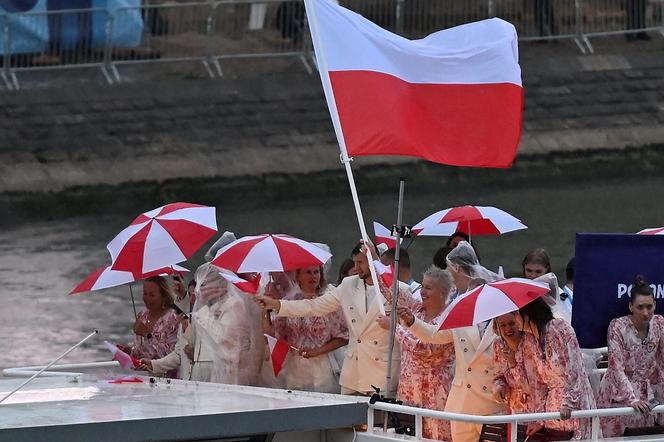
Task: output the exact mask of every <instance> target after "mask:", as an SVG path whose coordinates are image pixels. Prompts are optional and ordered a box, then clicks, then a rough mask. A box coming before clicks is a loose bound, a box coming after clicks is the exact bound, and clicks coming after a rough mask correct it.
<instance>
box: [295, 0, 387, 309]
mask: <svg viewBox="0 0 664 442" xmlns="http://www.w3.org/2000/svg"><path fill="white" fill-rule="evenodd" d="M313 3H314V0H304V5H305V9H306V12H307V21H308V23H309V31H310V32H311V40H312V42H313V44H314V50H315V55H316V65H317V67H318V73H319V74H320V79H321V83H322V84H323V90H324V91H325V100H326V101H327V107H328V109H329V110H330V117H331V118H332V126H333V127H334V133H335V135H336V137H337V142H338V143H339V150H340V151H341V162H342V163H343V165H344V168H345V169H346V176H347V177H348V184H349V186H350V194H351V196H352V198H353V206H354V207H355V215H356V216H357V222H358V223H359V225H360V234H361V235H362V240H364V241H368V240H369V236H368V235H367V230H366V228H365V225H364V216H363V215H362V208H361V207H360V199H359V197H358V195H357V188H356V187H355V179H354V177H353V170H352V169H351V167H350V162H351V161H352V159H351V158H349V157H348V151H347V149H346V140H345V139H344V134H343V130H342V128H341V121H340V120H339V111H338V110H337V103H336V101H335V100H334V91H333V90H332V84H331V82H330V74H329V71H328V68H327V61H326V57H325V48H324V46H323V43H322V42H321V40H320V35H319V34H318V29H319V28H318V18H317V17H316V10H315V9H316V8H315V6H314V4H313ZM367 252H368V253H367V261H369V271H370V273H371V280H372V281H373V285H374V290H375V291H376V296H375V297H374V299H375V300H376V301H377V302H378V309H379V310H380V312H381V314H385V307H384V306H383V302H381V301H380V299H381V298H382V294H381V293H380V290H379V288H378V277H377V276H376V268H375V267H374V264H373V258H372V256H371V251H369V250H368V251H367ZM383 299H384V298H383Z"/></svg>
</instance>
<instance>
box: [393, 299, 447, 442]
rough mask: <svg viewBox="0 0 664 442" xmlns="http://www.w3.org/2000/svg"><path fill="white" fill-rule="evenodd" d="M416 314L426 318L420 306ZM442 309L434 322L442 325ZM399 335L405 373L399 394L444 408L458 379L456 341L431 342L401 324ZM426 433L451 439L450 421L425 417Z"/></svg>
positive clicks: (410, 402) (411, 401)
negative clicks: (418, 336)
mask: <svg viewBox="0 0 664 442" xmlns="http://www.w3.org/2000/svg"><path fill="white" fill-rule="evenodd" d="M414 314H415V317H417V318H419V319H421V320H423V321H424V315H425V311H424V308H420V309H418V310H416V311H415V312H414ZM441 320H442V312H441V313H440V314H439V315H438V316H436V317H435V318H433V319H432V320H431V321H430V322H429V323H430V324H440V321H441ZM396 338H397V340H398V341H399V343H400V344H401V373H400V375H399V388H398V391H397V397H398V398H399V399H401V400H402V401H403V402H404V404H405V405H412V406H416V407H423V408H429V409H432V410H441V411H442V410H444V409H445V402H447V396H448V394H449V392H450V388H451V386H452V379H453V378H454V359H455V358H454V344H427V343H424V342H422V341H420V340H419V339H417V337H415V335H413V334H412V333H411V332H409V331H408V330H407V329H406V328H404V327H403V326H401V325H398V326H397V331H396ZM422 423H423V425H422V426H423V436H424V437H425V438H428V439H437V440H447V441H451V440H452V439H451V432H450V423H449V421H443V420H439V419H432V418H426V417H425V418H423V420H422Z"/></svg>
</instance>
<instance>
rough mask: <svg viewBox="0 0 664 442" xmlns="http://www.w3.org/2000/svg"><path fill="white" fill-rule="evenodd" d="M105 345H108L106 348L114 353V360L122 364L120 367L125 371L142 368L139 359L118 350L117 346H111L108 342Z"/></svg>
mask: <svg viewBox="0 0 664 442" xmlns="http://www.w3.org/2000/svg"><path fill="white" fill-rule="evenodd" d="M104 344H105V345H106V348H108V351H110V352H111V353H113V360H114V361H118V362H119V363H120V367H122V368H124V369H125V370H129V369H130V368H138V367H140V366H141V360H140V359H137V358H135V357H133V356H131V355H128V354H127V353H125V352H123V351H122V350H120V349H119V348H118V346H117V345H115V344H111V343H110V342H108V341H104Z"/></svg>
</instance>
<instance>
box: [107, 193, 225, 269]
mask: <svg viewBox="0 0 664 442" xmlns="http://www.w3.org/2000/svg"><path fill="white" fill-rule="evenodd" d="M216 232H217V218H216V209H215V208H214V207H208V206H201V205H198V204H191V203H171V204H166V205H165V206H162V207H158V208H156V209H154V210H151V211H149V212H145V213H142V214H141V215H139V216H138V217H137V218H136V219H135V220H134V221H132V223H131V224H130V225H129V226H128V227H127V228H125V229H124V230H123V231H122V232H120V233H118V235H117V236H116V237H115V238H113V240H112V241H111V242H110V243H108V246H107V248H108V251H109V252H110V253H111V259H112V265H111V267H112V269H113V270H122V271H127V272H132V273H133V274H135V275H143V274H145V273H148V272H152V271H155V270H157V269H160V268H162V267H168V266H170V265H173V264H176V263H179V262H182V261H185V260H187V259H188V258H189V257H191V255H193V254H194V253H195V252H196V251H197V250H198V249H199V248H200V247H201V246H202V245H203V244H204V243H205V242H206V241H207V240H208V239H210V238H211V237H212V236H213V235H214V234H215V233H216Z"/></svg>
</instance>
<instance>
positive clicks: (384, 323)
mask: <svg viewBox="0 0 664 442" xmlns="http://www.w3.org/2000/svg"><path fill="white" fill-rule="evenodd" d="M376 322H377V323H378V325H379V326H380V328H382V329H383V330H389V329H390V325H391V324H390V317H389V316H385V315H378V317H377V318H376Z"/></svg>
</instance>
